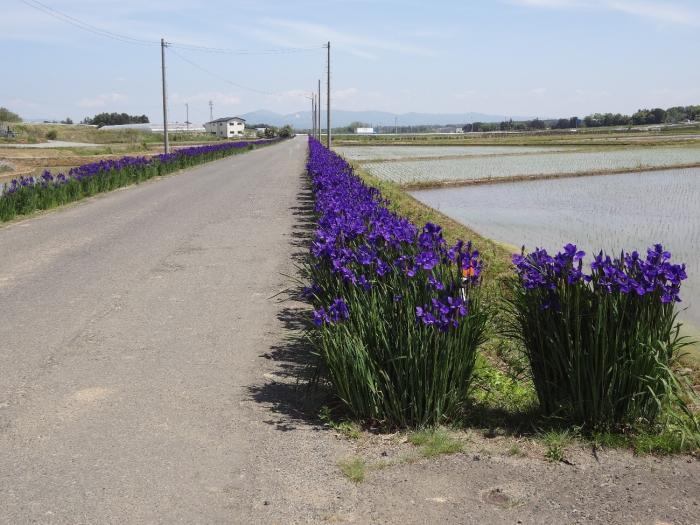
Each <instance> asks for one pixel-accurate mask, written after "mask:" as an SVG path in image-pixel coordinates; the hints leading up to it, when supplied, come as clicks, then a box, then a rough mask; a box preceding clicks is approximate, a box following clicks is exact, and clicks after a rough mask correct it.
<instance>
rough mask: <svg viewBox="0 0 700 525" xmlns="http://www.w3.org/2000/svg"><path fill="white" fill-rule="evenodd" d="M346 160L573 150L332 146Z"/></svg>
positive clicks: (533, 147) (519, 147) (522, 147)
mask: <svg viewBox="0 0 700 525" xmlns="http://www.w3.org/2000/svg"><path fill="white" fill-rule="evenodd" d="M333 149H334V150H335V151H336V153H339V154H340V155H342V156H343V157H345V158H346V159H348V160H357V161H360V162H362V161H367V160H370V161H371V160H378V159H383V160H408V159H412V158H420V157H435V158H439V157H461V156H472V155H473V156H480V155H513V154H525V153H546V152H554V151H570V150H571V151H573V150H575V148H571V147H566V146H541V147H540V146H340V147H336V148H333Z"/></svg>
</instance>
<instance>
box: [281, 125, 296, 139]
mask: <svg viewBox="0 0 700 525" xmlns="http://www.w3.org/2000/svg"><path fill="white" fill-rule="evenodd" d="M292 135H294V130H293V129H292V126H290V125H289V124H286V125H284V126H282V127H281V128H280V130H279V136H280V137H282V138H285V139H288V138H289V137H291V136H292Z"/></svg>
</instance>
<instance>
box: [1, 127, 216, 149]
mask: <svg viewBox="0 0 700 525" xmlns="http://www.w3.org/2000/svg"><path fill="white" fill-rule="evenodd" d="M10 127H11V128H12V130H13V131H14V132H15V133H16V134H17V137H16V138H12V139H0V145H1V144H3V143H4V144H18V143H20V144H21V143H25V144H26V143H28V144H37V143H41V142H46V141H47V140H49V137H53V136H54V134H55V137H54V138H53V139H51V140H61V141H66V142H84V143H91V144H132V145H133V144H143V143H145V144H157V143H161V144H162V142H163V136H162V135H161V134H160V133H150V132H146V131H141V130H137V129H121V130H110V131H102V130H100V129H98V128H96V127H93V126H84V125H79V124H75V125H66V124H32V123H21V124H12V125H11V126H10ZM170 140H171V141H172V142H186V143H187V142H189V143H191V142H217V141H220V140H221V139H219V138H217V137H214V136H212V135H208V134H203V133H189V134H187V133H182V134H180V133H178V134H172V135H171V137H170Z"/></svg>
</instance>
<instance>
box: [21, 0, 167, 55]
mask: <svg viewBox="0 0 700 525" xmlns="http://www.w3.org/2000/svg"><path fill="white" fill-rule="evenodd" d="M19 1H20V2H22V3H23V4H25V5H27V6H29V7H32V8H34V9H36V10H38V11H41V12H43V13H45V14H47V15H49V16H52V17H54V18H57V19H59V20H61V21H63V22H65V23H67V24H70V25H72V26H74V27H77V28H78V29H82V30H83V31H87V32H89V33H92V34H95V35H98V36H103V37H107V38H111V39H113V40H119V41H121V42H125V43H127V44H138V45H148V46H150V45H159V42H156V41H151V40H143V39H140V38H133V37H130V36H126V35H120V34H119V33H113V32H112V31H108V30H106V29H101V28H99V27H96V26H93V25H92V24H88V23H87V22H83V21H82V20H79V19H77V18H75V17H72V16H70V15H67V14H65V13H63V12H61V11H58V10H56V9H54V8H52V7H50V6H48V5H46V4H44V3H42V2H39V0H19Z"/></svg>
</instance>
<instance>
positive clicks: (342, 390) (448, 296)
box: [306, 138, 489, 427]
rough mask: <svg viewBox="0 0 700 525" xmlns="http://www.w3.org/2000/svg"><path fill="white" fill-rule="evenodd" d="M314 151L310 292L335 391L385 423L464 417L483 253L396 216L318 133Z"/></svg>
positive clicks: (484, 316) (479, 321)
mask: <svg viewBox="0 0 700 525" xmlns="http://www.w3.org/2000/svg"><path fill="white" fill-rule="evenodd" d="M309 149H310V151H309V160H308V166H307V167H308V172H309V175H310V177H311V180H312V185H313V190H314V194H315V197H316V204H315V211H316V214H317V218H318V227H317V230H316V232H315V235H314V238H313V241H312V243H311V248H310V257H309V262H308V273H309V276H310V278H311V281H312V284H311V286H310V287H309V288H308V289H307V290H306V293H307V296H308V297H309V299H310V301H311V302H312V304H313V305H314V307H315V311H314V314H313V322H314V324H315V326H316V330H314V331H313V340H314V342H315V345H316V347H317V349H318V352H319V354H320V355H321V356H322V358H323V363H324V365H325V368H326V370H327V374H328V378H329V380H330V382H331V384H332V386H333V388H334V390H335V393H336V394H337V396H338V397H339V398H340V399H341V400H342V401H343V403H344V404H345V405H346V406H347V408H348V409H349V410H350V411H351V412H352V413H353V414H354V415H355V416H356V417H357V418H359V419H363V420H366V421H374V422H381V423H384V424H387V425H390V426H411V427H421V426H425V425H433V424H438V423H441V422H444V421H447V420H451V419H454V418H456V417H458V416H459V414H460V412H461V409H462V408H463V405H464V403H465V401H466V396H467V392H468V389H469V385H470V381H471V377H472V372H473V369H474V363H475V358H476V350H477V347H478V346H479V345H480V344H481V343H482V342H483V341H484V339H485V330H486V324H487V320H488V317H489V313H488V311H487V309H486V308H485V307H484V306H483V304H482V302H481V301H480V298H479V283H480V279H481V277H480V275H481V271H482V263H481V259H480V257H479V252H478V251H477V250H475V249H474V248H473V247H472V245H471V243H465V242H462V241H458V242H457V243H456V244H454V245H452V246H449V245H448V244H447V242H446V241H445V239H444V238H443V233H442V229H441V228H440V226H438V225H435V224H431V223H428V224H426V225H425V226H423V227H422V228H418V227H417V226H416V225H414V224H412V223H411V222H410V221H409V220H408V219H406V218H405V217H401V216H399V215H397V214H395V213H394V212H392V211H390V209H389V203H388V202H387V201H386V200H384V199H383V198H382V196H381V194H380V193H379V191H378V190H376V189H374V188H370V187H368V186H367V185H365V184H364V183H363V182H362V180H361V179H360V178H359V177H357V176H356V175H355V174H354V173H353V170H352V167H351V166H350V165H349V164H348V163H347V162H346V161H344V160H343V159H342V158H341V157H339V156H338V155H336V154H335V153H333V152H331V151H329V150H328V149H327V148H325V147H324V146H322V145H321V144H320V143H319V142H318V141H316V140H315V139H313V138H310V140H309Z"/></svg>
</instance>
